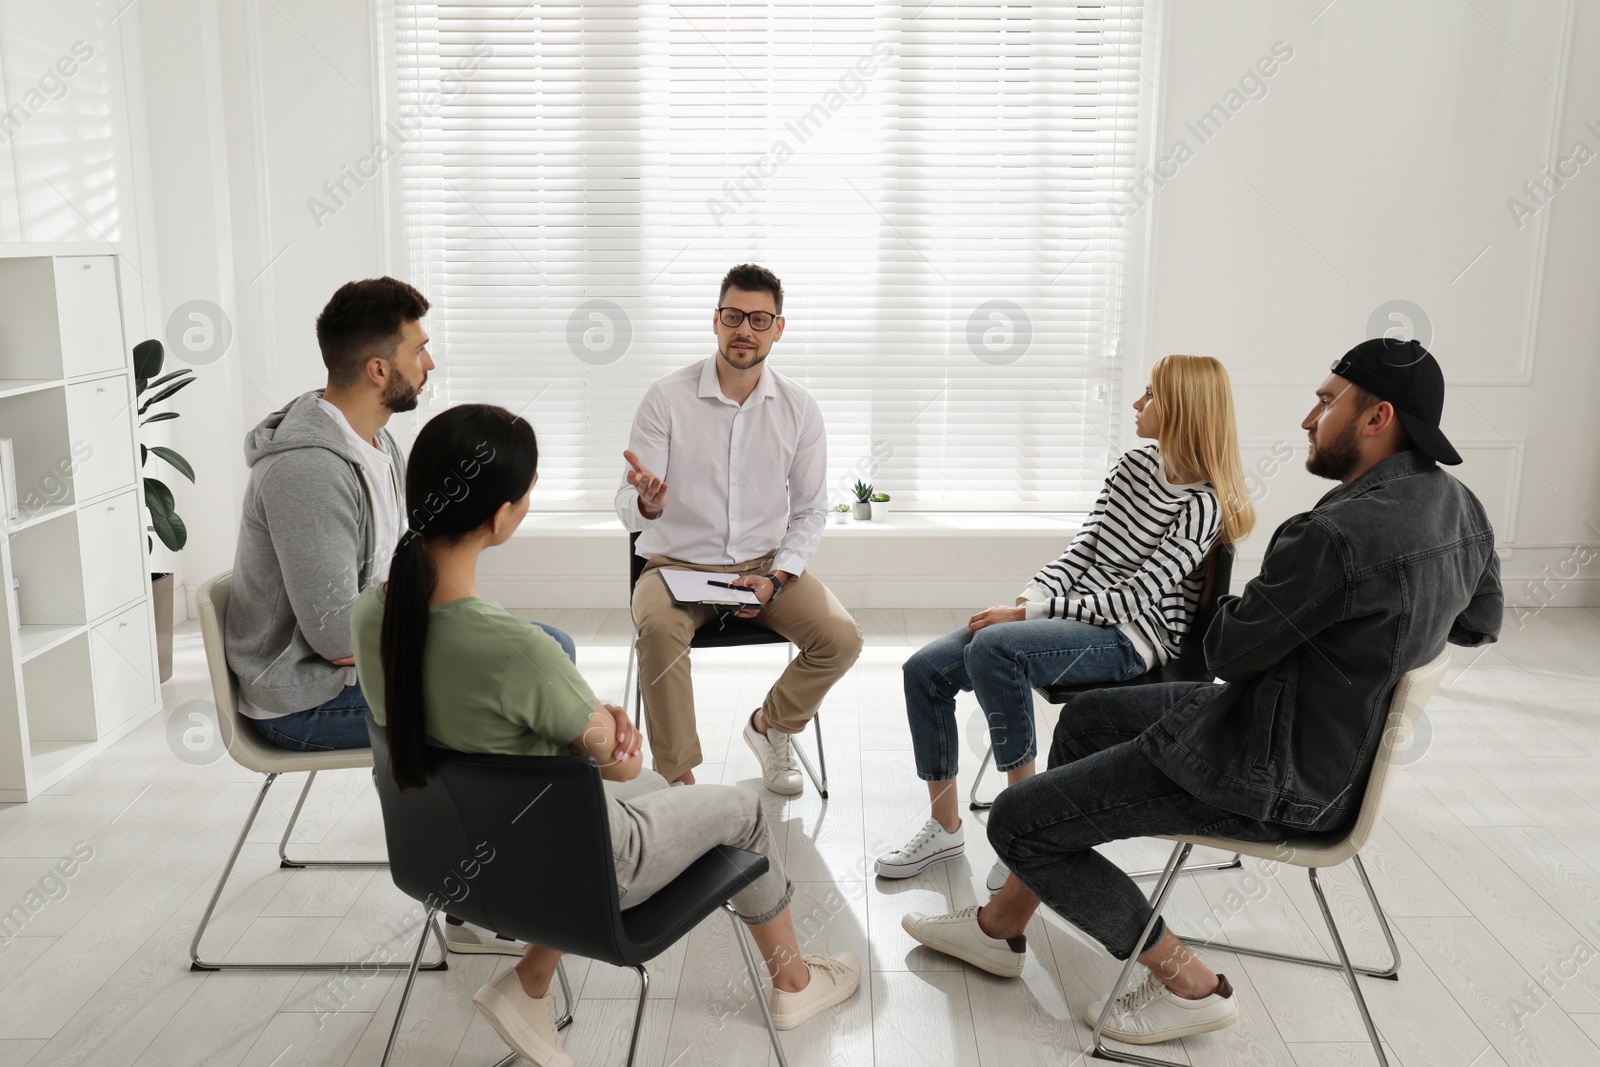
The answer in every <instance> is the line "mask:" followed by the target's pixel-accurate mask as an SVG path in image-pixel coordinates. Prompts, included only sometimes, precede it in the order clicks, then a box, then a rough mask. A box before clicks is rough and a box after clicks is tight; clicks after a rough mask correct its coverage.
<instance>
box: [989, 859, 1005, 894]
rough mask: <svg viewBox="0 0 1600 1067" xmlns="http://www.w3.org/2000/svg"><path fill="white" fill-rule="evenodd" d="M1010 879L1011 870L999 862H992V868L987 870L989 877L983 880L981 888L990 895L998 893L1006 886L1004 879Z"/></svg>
mask: <svg viewBox="0 0 1600 1067" xmlns="http://www.w3.org/2000/svg"><path fill="white" fill-rule="evenodd" d="M1010 877H1011V870H1010V868H1008V867H1007V866H1006V865H1005V864H1004V863H1001V862H1000V861H999V860H995V861H994V866H993V867H990V868H989V876H988V877H987V878H985V879H984V880H983V886H984V888H985V889H987V890H988V891H989V892H991V893H998V892H1000V890H1002V889H1004V888H1005V886H1006V879H1007V878H1010Z"/></svg>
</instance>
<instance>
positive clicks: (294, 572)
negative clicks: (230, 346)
mask: <svg viewBox="0 0 1600 1067" xmlns="http://www.w3.org/2000/svg"><path fill="white" fill-rule="evenodd" d="M427 312H428V301H427V298H425V297H424V296H423V295H422V294H421V293H419V292H417V290H416V289H414V288H412V287H411V286H410V285H407V284H406V283H405V282H401V281H396V280H395V279H393V278H368V279H365V280H363V281H356V282H349V283H347V284H346V285H344V286H342V287H340V289H339V291H338V292H336V293H334V294H333V298H332V299H331V300H329V301H328V305H327V306H326V307H325V308H323V310H322V314H321V315H319V316H318V317H317V344H318V346H319V347H320V348H321V349H322V361H323V363H324V364H326V365H327V368H328V385H327V388H326V389H316V390H313V391H311V392H309V393H305V394H303V395H301V396H299V397H296V398H295V399H294V400H292V401H290V402H289V404H288V405H287V406H286V407H284V408H282V409H280V410H278V411H275V412H273V413H272V414H271V415H268V416H267V417H266V419H264V420H263V421H262V422H261V424H260V425H259V426H257V427H256V428H255V429H253V430H251V431H250V432H249V433H248V434H246V435H245V442H244V452H245V460H246V462H248V463H249V465H250V484H249V487H248V488H247V489H246V491H245V499H244V513H243V516H242V518H241V521H240V523H239V545H238V550H237V555H236V556H235V559H234V565H233V598H232V602H231V603H230V604H229V607H228V622H227V633H226V644H227V650H228V664H229V666H231V667H232V668H233V671H234V673H235V674H237V675H238V676H239V690H240V693H241V695H242V696H243V697H244V702H243V703H242V705H241V710H242V711H243V712H244V714H246V715H248V716H249V717H250V718H251V719H253V720H254V722H255V725H256V729H257V730H258V731H259V732H260V733H261V735H262V736H263V737H265V738H267V740H269V741H271V742H273V743H274V744H276V745H280V746H282V747H284V748H292V749H296V750H299V751H321V750H326V749H336V748H365V747H366V745H367V730H366V724H365V719H364V716H365V714H366V711H367V701H366V698H365V697H364V696H363V695H362V692H361V686H360V684H359V683H358V682H357V680H356V672H355V666H354V664H355V660H354V659H353V658H352V647H351V644H350V609H351V607H352V606H353V605H354V604H355V599H356V596H357V594H359V593H360V592H361V590H363V589H365V588H366V587H367V586H368V585H371V584H372V583H373V582H380V581H383V580H385V579H386V578H387V577H388V573H389V560H390V558H391V557H392V556H393V554H394V548H395V545H396V543H397V542H398V541H399V539H400V535H401V533H402V532H403V531H404V529H405V526H406V523H405V517H404V514H403V513H404V511H405V501H404V495H405V494H404V486H405V458H404V457H403V456H402V455H401V452H400V447H399V445H397V444H396V443H395V440H394V437H393V436H392V435H391V434H390V433H389V431H388V430H387V429H385V425H386V424H387V423H388V421H389V417H390V416H391V415H393V414H395V413H396V412H403V411H411V410H412V409H414V408H415V407H416V406H417V396H418V394H419V393H420V392H421V390H422V387H423V386H424V385H425V384H426V383H427V380H428V372H429V371H430V370H432V369H433V367H434V363H433V358H432V356H430V355H429V353H428V335H427V333H426V331H424V330H423V328H422V322H421V320H422V317H423V316H424V315H426V314H427ZM544 628H545V629H546V630H549V631H550V632H551V634H552V636H555V637H556V639H557V640H558V641H560V642H561V643H562V646H563V647H564V648H565V649H566V650H567V652H568V654H569V655H571V654H572V652H573V646H572V640H571V638H569V637H567V635H566V634H563V633H561V632H560V631H558V630H554V629H553V628H551V627H544Z"/></svg>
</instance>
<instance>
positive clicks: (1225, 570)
mask: <svg viewBox="0 0 1600 1067" xmlns="http://www.w3.org/2000/svg"><path fill="white" fill-rule="evenodd" d="M1205 569H1206V576H1205V582H1204V584H1203V585H1202V586H1201V587H1200V603H1199V605H1198V606H1197V607H1196V609H1195V616H1194V623H1193V624H1192V625H1191V626H1190V627H1189V631H1188V633H1186V634H1184V635H1183V637H1182V639H1181V640H1180V641H1179V642H1178V655H1177V656H1176V657H1174V658H1173V659H1170V660H1168V661H1167V662H1166V663H1164V664H1162V665H1161V666H1159V667H1157V668H1155V669H1154V670H1150V671H1146V672H1145V673H1144V674H1141V675H1139V676H1138V677H1137V678H1130V679H1128V680H1127V681H1125V682H1088V683H1086V684H1081V685H1044V686H1039V687H1038V688H1037V689H1035V690H1034V691H1035V692H1036V693H1038V694H1039V695H1040V696H1041V697H1043V698H1044V699H1045V700H1046V701H1048V702H1049V703H1051V704H1066V703H1068V702H1069V701H1071V700H1072V698H1073V697H1075V696H1077V695H1078V694H1080V693H1088V692H1092V691H1094V690H1097V689H1120V688H1122V687H1123V686H1129V685H1155V684H1157V683H1159V682H1209V681H1210V680H1211V678H1212V674H1211V671H1210V670H1209V669H1208V668H1207V667H1206V650H1205V637H1206V630H1207V629H1208V628H1209V627H1210V626H1211V620H1212V619H1214V618H1216V617H1217V598H1218V597H1219V596H1220V595H1221V594H1223V593H1226V592H1227V591H1228V586H1229V584H1230V583H1231V582H1232V581H1233V547H1232V546H1231V545H1225V544H1223V543H1222V542H1221V541H1217V542H1216V543H1215V544H1214V545H1213V546H1212V548H1211V551H1210V552H1209V553H1207V555H1206V562H1205ZM993 759H994V745H992V744H991V745H990V746H989V751H987V752H985V753H984V754H983V762H982V763H981V764H979V765H978V776H977V777H976V778H974V779H973V780H972V790H971V792H970V793H969V794H968V795H967V799H968V800H969V801H970V803H969V804H968V807H970V808H971V810H973V811H988V810H989V809H990V808H991V807H993V806H994V802H993V801H983V800H979V799H978V783H979V782H982V781H983V776H984V773H985V772H987V771H988V769H989V763H990V761H992V760H993ZM1230 866H1233V867H1237V866H1238V864H1237V863H1233V864H1231V865H1230ZM1195 869H1196V870H1199V869H1201V868H1195Z"/></svg>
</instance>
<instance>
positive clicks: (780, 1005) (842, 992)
mask: <svg viewBox="0 0 1600 1067" xmlns="http://www.w3.org/2000/svg"><path fill="white" fill-rule="evenodd" d="M800 959H801V960H802V961H803V962H804V963H805V965H806V967H807V969H809V970H810V971H811V981H810V982H808V983H807V984H806V987H805V988H804V989H801V990H799V991H797V992H794V993H786V992H784V991H783V990H781V989H774V990H773V991H772V996H771V997H770V998H769V999H768V1001H767V1006H768V1007H769V1008H770V1009H771V1010H772V1025H773V1026H774V1027H776V1028H777V1029H779V1030H793V1029H794V1028H795V1027H797V1026H799V1025H800V1024H801V1023H803V1022H805V1021H806V1020H807V1019H812V1018H815V1017H816V1016H818V1015H820V1014H822V1013H823V1012H825V1011H827V1010H828V1009H829V1008H831V1007H833V1006H834V1005H835V1004H840V1003H843V1002H844V1001H846V1000H849V999H850V998H851V997H852V996H854V995H855V991H856V990H857V989H858V988H859V987H860V985H861V961H860V960H859V959H857V958H856V954H855V953H853V952H836V953H834V954H833V955H832V956H801V957H800Z"/></svg>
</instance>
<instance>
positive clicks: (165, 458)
mask: <svg viewBox="0 0 1600 1067" xmlns="http://www.w3.org/2000/svg"><path fill="white" fill-rule="evenodd" d="M166 355H167V353H166V349H164V348H163V347H162V346H161V342H160V341H158V340H156V339H154V338H151V339H150V340H148V341H140V342H139V343H138V344H136V345H134V346H133V376H134V398H135V402H136V403H138V405H139V425H140V426H145V425H148V424H149V423H152V422H167V421H168V420H170V419H175V418H177V417H178V413H177V412H176V411H158V412H154V413H152V412H151V411H150V409H151V408H152V407H153V406H155V405H156V404H159V403H161V402H162V401H163V400H168V399H170V398H171V397H172V396H173V395H174V394H176V393H177V392H178V390H180V389H182V388H183V387H184V386H186V385H188V384H189V383H190V382H192V381H194V371H193V369H191V368H189V367H183V368H181V369H179V370H175V371H172V372H171V373H168V374H162V373H161V365H162V364H163V363H164V362H165V361H166ZM146 393H150V394H151V395H150V397H149V398H148V399H146V398H145V394H146ZM151 456H154V457H156V458H157V459H159V460H161V461H162V462H164V463H166V464H167V465H168V466H169V467H171V468H172V469H173V470H175V471H177V472H178V473H179V474H181V475H183V476H184V477H185V478H187V479H189V481H191V482H192V481H194V468H193V467H191V466H190V465H189V461H188V460H186V459H184V458H183V456H181V455H179V454H178V453H177V452H175V451H174V450H172V449H170V448H168V447H166V446H165V445H146V444H144V442H142V441H141V442H140V443H139V469H140V471H141V472H142V471H143V470H144V465H145V464H146V463H147V462H149V460H150V457H151ZM144 503H145V507H146V508H147V509H149V512H150V525H149V526H148V527H146V529H148V530H149V532H150V533H152V534H154V535H155V536H156V537H159V538H161V543H162V544H163V545H165V546H166V547H167V548H168V549H170V550H171V551H173V552H176V551H178V550H179V549H181V548H183V546H184V545H185V544H187V543H188V542H189V528H188V527H187V526H185V525H184V524H183V519H182V518H180V517H179V515H178V509H177V502H176V501H175V500H174V499H173V496H172V489H171V487H169V486H168V485H167V483H166V482H163V481H162V480H161V479H160V478H152V477H150V476H149V475H145V476H144ZM145 541H146V543H147V544H148V545H149V546H150V549H151V550H152V551H154V549H155V542H154V541H153V540H152V539H151V538H150V536H149V535H148V534H147V535H146V537H145ZM150 597H151V602H152V604H153V606H154V608H155V616H156V651H157V655H158V658H159V659H160V662H161V680H162V681H163V682H164V681H166V680H167V679H168V678H170V677H172V572H170V571H163V572H161V573H159V574H155V573H153V574H151V575H150Z"/></svg>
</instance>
